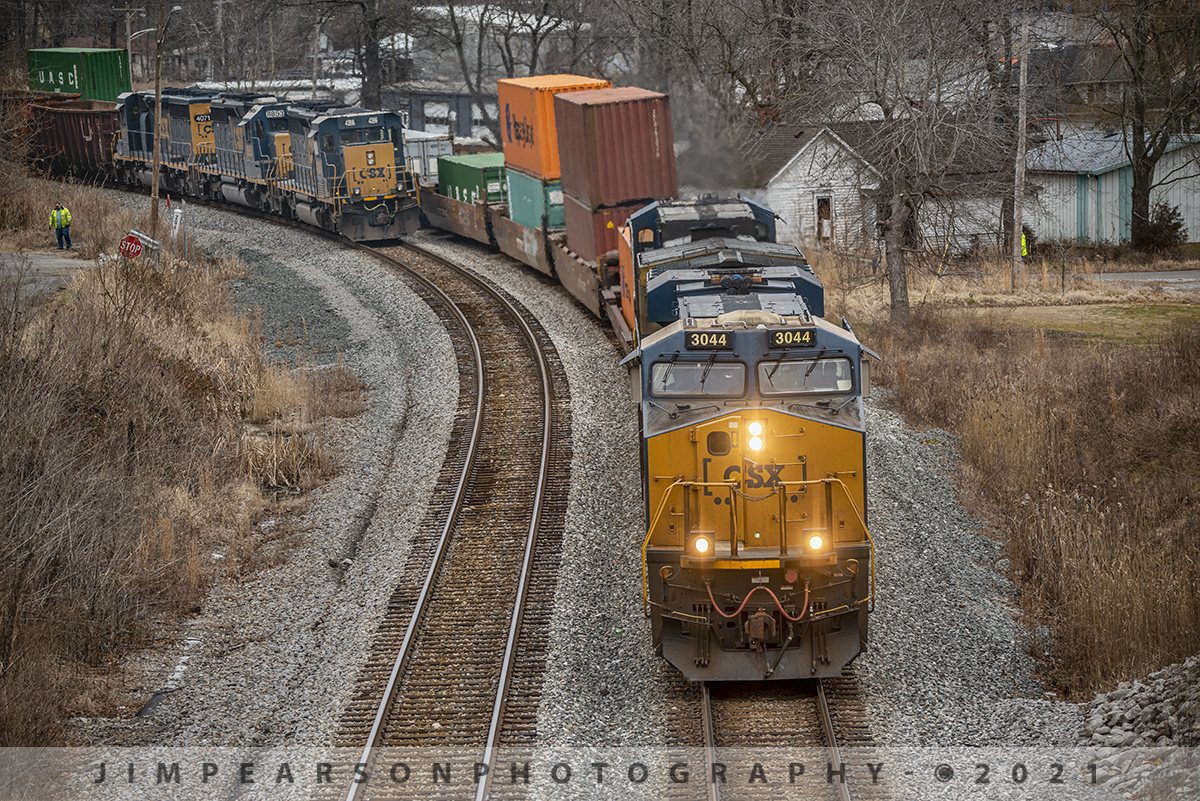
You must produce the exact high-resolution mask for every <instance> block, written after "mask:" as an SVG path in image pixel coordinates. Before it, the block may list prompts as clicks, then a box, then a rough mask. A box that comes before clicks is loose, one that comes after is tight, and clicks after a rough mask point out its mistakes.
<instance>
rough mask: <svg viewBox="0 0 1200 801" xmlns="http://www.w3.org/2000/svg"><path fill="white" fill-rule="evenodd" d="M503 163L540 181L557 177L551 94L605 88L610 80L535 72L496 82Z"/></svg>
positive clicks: (552, 98)
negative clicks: (528, 75)
mask: <svg viewBox="0 0 1200 801" xmlns="http://www.w3.org/2000/svg"><path fill="white" fill-rule="evenodd" d="M496 84H497V89H498V94H499V97H500V117H501V119H500V126H501V127H500V138H501V139H502V140H503V142H502V144H503V145H504V163H505V164H506V165H507V166H509V167H515V168H517V169H518V170H522V171H524V172H526V173H529V174H530V175H533V176H534V177H536V178H541V179H542V180H544V181H546V180H554V179H556V178H558V176H559V167H558V129H557V128H556V127H555V125H554V95H555V94H557V93H559V92H580V91H583V90H586V89H607V88H608V87H610V86H612V82H611V81H601V80H597V79H595V78H585V77H583V76H582V75H535V76H532V77H529V78H506V79H504V80H502V81H497V82H496Z"/></svg>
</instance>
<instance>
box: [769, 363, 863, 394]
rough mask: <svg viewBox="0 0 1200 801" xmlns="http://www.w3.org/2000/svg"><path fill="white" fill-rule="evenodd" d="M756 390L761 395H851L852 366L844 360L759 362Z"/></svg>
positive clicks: (852, 381) (852, 383)
mask: <svg viewBox="0 0 1200 801" xmlns="http://www.w3.org/2000/svg"><path fill="white" fill-rule="evenodd" d="M758 388H759V391H761V392H762V393H763V394H764V395H794V394H807V393H821V392H850V391H851V390H852V389H854V366H853V365H852V364H851V363H850V360H849V359H847V358H845V357H844V356H843V357H837V358H832V359H796V360H794V361H787V360H778V359H773V360H769V361H765V362H759V363H758Z"/></svg>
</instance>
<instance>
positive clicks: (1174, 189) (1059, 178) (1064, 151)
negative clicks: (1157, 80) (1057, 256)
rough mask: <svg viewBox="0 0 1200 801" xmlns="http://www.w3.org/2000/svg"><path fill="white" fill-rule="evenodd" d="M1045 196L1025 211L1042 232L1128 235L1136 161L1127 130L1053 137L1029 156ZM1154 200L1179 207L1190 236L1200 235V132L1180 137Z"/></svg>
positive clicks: (1108, 237)
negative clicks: (1132, 159)
mask: <svg viewBox="0 0 1200 801" xmlns="http://www.w3.org/2000/svg"><path fill="white" fill-rule="evenodd" d="M1025 165H1026V171H1027V177H1028V180H1029V181H1030V183H1031V184H1033V185H1034V186H1035V188H1036V192H1037V200H1036V202H1034V203H1032V204H1031V205H1030V206H1027V207H1026V210H1025V219H1026V221H1027V224H1028V225H1029V226H1030V227H1031V228H1032V229H1033V230H1034V233H1035V234H1036V235H1037V237H1038V238H1039V239H1041V240H1042V241H1047V242H1063V243H1068V242H1069V243H1078V244H1089V245H1099V244H1118V243H1120V242H1128V241H1129V238H1130V229H1131V224H1132V220H1133V167H1132V166H1131V165H1130V161H1129V154H1128V152H1127V150H1126V145H1125V137H1124V136H1122V135H1121V132H1120V131H1090V132H1087V133H1081V134H1078V135H1075V136H1068V137H1063V138H1062V139H1061V140H1055V141H1050V142H1047V143H1046V144H1044V145H1042V146H1041V147H1039V148H1037V149H1036V150H1032V151H1030V152H1029V154H1028V155H1027V157H1026V161H1025ZM1154 180H1155V184H1156V185H1155V187H1154V188H1152V189H1151V190H1150V203H1151V207H1153V205H1154V204H1155V203H1156V202H1158V201H1164V202H1166V203H1167V205H1169V206H1175V207H1178V209H1179V211H1180V213H1181V214H1182V215H1183V219H1184V224H1185V226H1186V228H1187V234H1186V235H1187V240H1188V241H1189V242H1191V241H1197V240H1200V136H1194V135H1193V136H1187V137H1180V138H1179V139H1177V140H1176V141H1174V142H1172V143H1171V145H1170V147H1169V148H1168V149H1167V152H1166V153H1165V154H1164V155H1163V157H1162V159H1161V160H1160V161H1159V162H1158V166H1157V167H1156V169H1155V171H1154Z"/></svg>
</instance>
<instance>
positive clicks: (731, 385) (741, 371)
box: [650, 362, 746, 397]
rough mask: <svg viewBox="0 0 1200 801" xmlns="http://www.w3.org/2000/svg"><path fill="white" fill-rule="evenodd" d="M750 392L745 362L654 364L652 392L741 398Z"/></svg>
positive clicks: (662, 395) (651, 370) (651, 372)
mask: <svg viewBox="0 0 1200 801" xmlns="http://www.w3.org/2000/svg"><path fill="white" fill-rule="evenodd" d="M745 392H746V365H744V364H742V363H741V362H656V363H655V364H653V365H651V367H650V394H651V395H657V396H660V397H674V396H689V395H690V396H695V395H704V396H721V397H740V396H741V395H744V394H745Z"/></svg>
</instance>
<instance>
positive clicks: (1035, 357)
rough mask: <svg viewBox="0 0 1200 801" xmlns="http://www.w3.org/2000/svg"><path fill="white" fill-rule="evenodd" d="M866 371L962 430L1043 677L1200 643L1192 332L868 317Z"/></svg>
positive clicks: (934, 315) (942, 316) (1131, 669)
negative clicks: (1067, 330)
mask: <svg viewBox="0 0 1200 801" xmlns="http://www.w3.org/2000/svg"><path fill="white" fill-rule="evenodd" d="M865 338H867V339H868V340H869V343H870V344H871V346H872V347H874V348H875V349H877V350H879V351H881V352H882V354H883V356H884V361H883V363H882V364H880V365H878V367H877V370H876V374H875V375H876V377H877V380H878V381H879V382H880V383H881V384H883V385H885V386H889V387H891V388H892V389H893V390H894V393H895V394H894V398H895V402H896V404H897V405H898V406H899V408H900V409H901V410H902V411H903V412H904V413H905V415H906V416H907V417H908V418H909V419H910V420H911V421H912V422H914V423H917V424H922V425H931V426H939V427H942V428H946V429H948V430H950V431H953V432H954V433H956V434H958V435H959V436H960V437H961V439H962V450H963V456H964V458H965V460H966V461H967V463H968V464H969V465H970V467H971V468H972V470H973V474H974V476H975V480H976V482H977V485H978V489H979V491H980V492H982V493H983V495H984V496H985V497H986V498H987V499H988V500H989V501H990V502H991V504H992V506H993V507H994V509H996V510H997V512H998V513H999V515H1000V516H1001V518H1002V519H1003V523H1004V524H1003V529H1004V534H1005V535H1006V536H1007V541H1008V549H1009V555H1010V557H1011V564H1012V569H1013V574H1014V578H1016V579H1017V580H1018V581H1019V582H1020V584H1021V586H1022V587H1023V589H1024V592H1023V599H1024V604H1025V607H1026V611H1027V612H1028V613H1029V615H1030V616H1031V617H1032V618H1036V619H1038V620H1040V621H1045V622H1046V623H1047V624H1048V625H1050V626H1051V628H1052V630H1053V632H1054V635H1055V648H1054V654H1053V661H1052V663H1051V667H1050V671H1049V672H1050V678H1051V679H1052V680H1053V681H1054V682H1055V683H1056V684H1057V685H1058V686H1060V687H1061V688H1062V689H1064V690H1066V691H1067V692H1069V693H1074V694H1076V695H1081V694H1083V693H1087V692H1091V691H1094V690H1096V689H1097V688H1101V687H1107V686H1110V685H1112V684H1113V683H1114V682H1116V681H1119V680H1122V679H1127V678H1130V677H1134V676H1140V675H1144V674H1146V673H1148V672H1151V671H1153V670H1157V669H1159V668H1161V667H1162V666H1163V665H1166V664H1170V663H1172V662H1176V661H1181V660H1182V659H1183V658H1185V657H1187V656H1190V655H1192V654H1194V653H1195V652H1196V651H1197V649H1198V647H1200V592H1198V591H1200V538H1197V537H1196V536H1195V532H1196V531H1197V530H1200V507H1197V505H1196V490H1197V487H1200V331H1198V330H1196V329H1195V328H1191V329H1187V330H1177V331H1174V332H1170V333H1164V336H1163V337H1162V340H1161V341H1160V342H1159V343H1157V344H1155V345H1153V346H1149V347H1146V346H1141V347H1138V346H1132V345H1125V344H1120V343H1113V342H1104V341H1094V340H1090V341H1084V340H1079V339H1076V338H1071V337H1054V336H1047V335H1046V334H1045V333H1044V332H1042V331H1030V330H1028V329H1014V328H1012V327H1010V326H1008V325H1006V324H1005V321H1004V318H1003V317H1002V316H1000V315H999V314H995V315H993V316H984V315H962V314H955V313H953V312H948V311H937V310H928V309H926V310H924V311H921V312H919V313H917V314H915V315H914V316H913V319H912V320H911V322H910V324H909V326H908V327H907V328H903V329H899V328H895V327H891V326H890V325H887V324H883V323H881V324H879V325H875V326H872V327H871V329H870V332H869V335H867V336H866V337H865Z"/></svg>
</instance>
